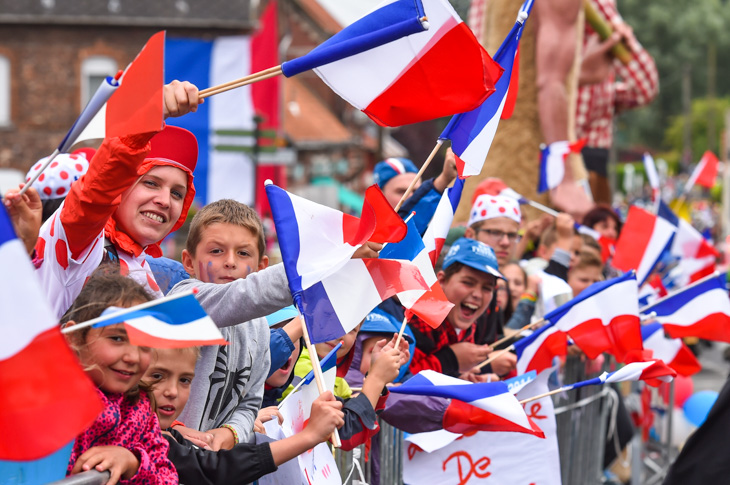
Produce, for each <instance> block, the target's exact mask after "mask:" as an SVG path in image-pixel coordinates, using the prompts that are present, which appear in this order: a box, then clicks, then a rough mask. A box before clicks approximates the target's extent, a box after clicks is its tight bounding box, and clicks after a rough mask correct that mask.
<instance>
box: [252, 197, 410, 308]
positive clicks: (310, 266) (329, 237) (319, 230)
mask: <svg viewBox="0 0 730 485" xmlns="http://www.w3.org/2000/svg"><path fill="white" fill-rule="evenodd" d="M266 195H267V197H268V198H269V204H270V205H271V211H272V215H273V217H274V224H275V226H276V232H277V234H278V235H279V245H280V247H281V255H282V258H283V262H284V266H285V268H286V270H287V271H286V274H287V277H288V279H289V288H290V289H291V292H292V295H295V294H297V293H299V292H301V291H302V290H303V289H305V288H309V287H310V286H312V285H313V284H315V283H317V282H318V281H321V280H322V279H324V277H325V276H327V275H329V274H332V273H334V272H335V271H337V270H338V269H340V268H341V267H342V266H344V264H345V263H346V262H347V261H349V259H350V257H351V256H352V255H353V254H354V253H355V251H356V250H357V248H358V247H360V246H361V245H362V244H364V243H365V242H367V241H373V242H381V243H384V242H398V241H400V240H401V239H403V238H404V237H405V235H406V232H407V228H406V224H405V223H404V222H403V220H402V219H401V218H400V217H398V214H396V213H395V212H394V211H393V209H392V208H391V207H390V204H389V203H388V201H387V199H386V198H385V196H384V195H383V193H382V192H381V191H380V189H378V188H377V187H376V186H374V185H373V186H371V187H369V188H368V189H367V190H366V191H365V200H364V201H363V207H362V215H361V217H360V218H357V217H354V216H351V215H349V214H344V213H343V212H341V211H338V210H336V209H332V208H330V207H326V206H323V205H321V204H317V203H315V202H312V201H309V200H307V199H304V198H302V197H299V196H297V195H294V194H291V193H289V192H287V191H285V190H283V189H281V188H279V187H277V186H276V185H273V184H269V185H267V186H266Z"/></svg>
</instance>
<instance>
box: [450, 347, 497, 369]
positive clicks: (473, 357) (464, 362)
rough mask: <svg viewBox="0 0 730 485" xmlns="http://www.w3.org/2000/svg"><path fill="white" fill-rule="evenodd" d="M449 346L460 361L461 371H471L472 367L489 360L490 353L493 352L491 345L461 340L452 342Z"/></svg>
mask: <svg viewBox="0 0 730 485" xmlns="http://www.w3.org/2000/svg"><path fill="white" fill-rule="evenodd" d="M449 347H451V350H452V351H453V352H454V355H456V360H457V362H459V372H469V371H470V370H471V368H472V367H474V366H475V365H477V364H481V363H482V362H484V361H485V360H487V357H489V354H491V353H492V348H491V347H490V346H489V345H477V344H473V343H471V342H459V343H456V344H451V345H450V346H449Z"/></svg>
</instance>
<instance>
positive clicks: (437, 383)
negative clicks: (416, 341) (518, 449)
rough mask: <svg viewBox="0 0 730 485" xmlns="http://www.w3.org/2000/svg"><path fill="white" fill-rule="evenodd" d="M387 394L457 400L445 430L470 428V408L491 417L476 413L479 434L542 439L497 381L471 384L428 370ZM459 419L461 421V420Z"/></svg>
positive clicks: (538, 431) (505, 386) (514, 400)
mask: <svg viewBox="0 0 730 485" xmlns="http://www.w3.org/2000/svg"><path fill="white" fill-rule="evenodd" d="M390 392H395V393H400V394H414V395H417V396H438V397H443V398H446V399H455V400H458V401H461V403H458V404H456V405H455V408H454V410H453V411H452V414H451V416H450V417H449V419H448V420H447V419H446V417H444V419H445V425H448V426H449V428H450V429H449V431H452V432H460V431H459V430H460V429H464V428H466V427H473V426H474V424H475V423H470V422H469V418H470V416H473V413H472V410H470V408H478V409H480V410H482V411H487V412H488V413H490V414H491V416H490V417H489V418H487V416H485V415H484V414H483V413H477V414H478V415H479V420H480V422H479V423H478V424H479V425H480V426H479V429H481V430H483V431H486V430H489V431H514V432H518V433H529V434H534V435H537V436H540V437H542V438H544V435H543V433H542V431H541V430H540V428H538V427H537V425H535V423H533V422H532V421H531V420H530V419H529V418H528V417H527V415H526V414H525V410H524V408H523V407H522V405H520V403H519V402H518V401H517V398H516V397H515V396H514V394H512V393H511V392H510V391H509V388H508V387H507V384H505V383H504V382H501V381H499V382H489V383H477V384H475V383H470V382H467V381H465V380H462V379H457V378H455V377H450V376H446V375H444V374H441V373H438V372H435V371H432V370H424V371H421V372H419V373H418V374H416V375H415V376H413V377H412V378H410V379H408V380H407V381H406V382H405V383H403V384H402V385H400V386H396V387H391V388H390ZM452 403H456V401H452ZM460 418H464V421H461V419H460Z"/></svg>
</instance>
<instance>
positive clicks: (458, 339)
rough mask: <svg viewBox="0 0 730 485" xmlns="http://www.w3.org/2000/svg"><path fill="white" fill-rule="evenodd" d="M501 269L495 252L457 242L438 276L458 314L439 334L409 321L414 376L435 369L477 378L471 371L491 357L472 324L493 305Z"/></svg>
mask: <svg viewBox="0 0 730 485" xmlns="http://www.w3.org/2000/svg"><path fill="white" fill-rule="evenodd" d="M497 264H498V263H497V258H495V256H494V251H492V249H491V248H490V247H488V246H487V245H486V244H483V243H481V242H479V241H475V240H473V239H467V238H460V239H457V240H456V241H454V243H453V245H452V246H451V249H450V250H449V252H448V253H447V254H446V257H445V258H444V263H443V269H442V270H441V271H439V272H438V274H437V275H436V276H437V278H438V281H439V284H440V285H441V288H442V289H443V291H444V294H445V295H446V298H448V300H449V301H450V302H451V303H453V304H454V308H452V309H451V311H450V312H449V314H448V316H447V317H446V320H445V321H444V322H443V323H442V324H441V325H440V326H439V327H437V328H432V327H431V326H430V325H428V324H427V323H425V322H423V321H422V320H421V319H419V318H418V317H417V316H416V317H413V318H412V319H411V320H410V322H409V325H410V326H411V329H412V330H413V334H414V336H415V339H416V350H415V352H414V354H413V360H412V361H411V365H410V370H411V372H412V373H413V374H417V373H418V372H420V371H422V370H425V369H431V370H435V371H437V372H441V373H443V374H446V375H450V376H454V377H460V376H461V377H465V378H472V377H473V376H471V375H470V371H471V369H472V368H473V367H474V366H475V365H477V364H479V363H480V362H482V361H484V360H485V359H486V358H487V357H488V355H489V354H490V353H491V351H492V349H491V348H490V347H489V346H488V345H477V344H475V343H474V329H475V325H474V323H475V322H476V320H477V318H479V316H481V315H482V314H483V313H484V312H485V311H486V310H487V307H488V306H489V304H490V303H491V301H492V298H493V296H494V289H495V287H496V283H497V278H504V277H503V276H502V275H501V274H500V272H499V271H498V269H497Z"/></svg>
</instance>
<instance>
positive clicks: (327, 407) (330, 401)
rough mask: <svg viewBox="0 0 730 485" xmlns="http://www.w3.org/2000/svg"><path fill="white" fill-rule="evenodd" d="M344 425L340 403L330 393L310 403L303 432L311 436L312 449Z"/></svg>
mask: <svg viewBox="0 0 730 485" xmlns="http://www.w3.org/2000/svg"><path fill="white" fill-rule="evenodd" d="M344 424H345V414H344V413H343V412H342V403H341V402H340V401H338V400H337V399H335V398H334V396H333V395H332V391H327V392H325V393H323V394H321V395H320V396H319V397H318V398H317V399H315V400H314V402H313V403H312V412H311V415H310V416H309V422H308V423H307V426H306V427H305V428H304V432H306V433H309V434H311V438H312V441H311V444H312V447H314V446H315V445H317V444H319V443H322V442H324V441H327V439H328V438H329V437H330V436H331V435H332V433H334V431H335V429H336V428H341V427H342V426H343V425H344Z"/></svg>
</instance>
